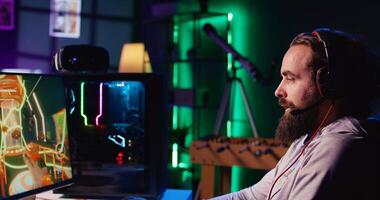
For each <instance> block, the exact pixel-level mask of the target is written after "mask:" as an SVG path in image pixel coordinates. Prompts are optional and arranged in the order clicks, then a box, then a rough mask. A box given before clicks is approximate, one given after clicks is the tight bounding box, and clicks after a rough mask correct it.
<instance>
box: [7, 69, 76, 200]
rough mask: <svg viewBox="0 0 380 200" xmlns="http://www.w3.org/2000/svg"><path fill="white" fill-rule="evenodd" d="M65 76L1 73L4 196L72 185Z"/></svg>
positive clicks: (10, 197)
mask: <svg viewBox="0 0 380 200" xmlns="http://www.w3.org/2000/svg"><path fill="white" fill-rule="evenodd" d="M66 124H67V120H66V101H65V87H64V82H63V78H62V77H59V76H50V75H36V74H12V73H0V128H1V129H0V131H1V134H0V199H20V198H22V197H25V196H29V195H33V194H37V193H40V192H43V191H47V190H50V189H53V188H57V187H60V186H64V185H67V184H71V183H72V169H71V161H70V152H69V139H68V129H67V126H66Z"/></svg>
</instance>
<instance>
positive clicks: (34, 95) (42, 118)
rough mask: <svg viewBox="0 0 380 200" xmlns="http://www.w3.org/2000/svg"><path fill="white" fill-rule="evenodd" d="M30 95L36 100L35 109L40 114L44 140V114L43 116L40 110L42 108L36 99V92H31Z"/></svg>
mask: <svg viewBox="0 0 380 200" xmlns="http://www.w3.org/2000/svg"><path fill="white" fill-rule="evenodd" d="M32 96H33V98H34V101H35V102H36V105H37V110H38V112H39V113H40V115H41V121H42V133H43V134H44V141H45V142H46V127H45V116H44V113H43V112H42V109H41V106H40V103H39V102H38V99H37V96H36V93H34V92H33V94H32Z"/></svg>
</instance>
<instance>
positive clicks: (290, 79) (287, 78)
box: [285, 77, 295, 81]
mask: <svg viewBox="0 0 380 200" xmlns="http://www.w3.org/2000/svg"><path fill="white" fill-rule="evenodd" d="M285 79H286V80H287V81H294V80H295V79H294V78H291V77H286V78H285Z"/></svg>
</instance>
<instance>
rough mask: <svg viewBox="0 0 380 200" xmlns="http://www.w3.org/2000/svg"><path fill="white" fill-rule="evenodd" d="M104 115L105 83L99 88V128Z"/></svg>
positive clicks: (96, 121) (97, 123) (97, 121)
mask: <svg viewBox="0 0 380 200" xmlns="http://www.w3.org/2000/svg"><path fill="white" fill-rule="evenodd" d="M102 115H103V83H100V86H99V115H97V116H96V119H95V123H96V125H97V126H99V118H100V117H101V116H102Z"/></svg>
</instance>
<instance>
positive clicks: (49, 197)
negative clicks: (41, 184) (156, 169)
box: [27, 189, 192, 200]
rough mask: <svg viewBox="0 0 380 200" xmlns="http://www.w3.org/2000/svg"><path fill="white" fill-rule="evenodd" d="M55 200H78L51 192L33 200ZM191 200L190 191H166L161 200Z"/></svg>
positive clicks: (39, 195)
mask: <svg viewBox="0 0 380 200" xmlns="http://www.w3.org/2000/svg"><path fill="white" fill-rule="evenodd" d="M27 199H28V200H29V198H27ZM53 199H54V200H55V199H66V200H70V199H71V200H78V199H72V198H63V197H62V195H61V194H54V193H53V192H52V191H51V190H50V191H47V192H43V193H40V194H38V195H36V197H35V200H53ZM174 199H176V200H191V199H192V192H191V190H179V189H166V190H165V192H164V194H163V196H162V198H161V200H174Z"/></svg>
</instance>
